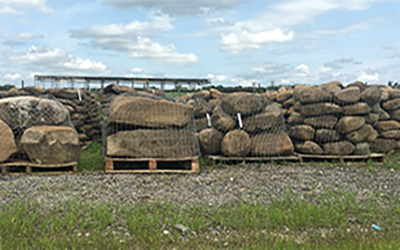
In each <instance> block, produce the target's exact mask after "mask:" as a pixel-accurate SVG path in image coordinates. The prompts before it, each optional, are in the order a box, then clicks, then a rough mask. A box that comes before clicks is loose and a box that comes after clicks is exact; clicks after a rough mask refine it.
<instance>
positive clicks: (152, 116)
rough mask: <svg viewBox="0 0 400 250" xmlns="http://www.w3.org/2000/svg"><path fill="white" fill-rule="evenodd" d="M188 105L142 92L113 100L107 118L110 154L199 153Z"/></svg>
mask: <svg viewBox="0 0 400 250" xmlns="http://www.w3.org/2000/svg"><path fill="white" fill-rule="evenodd" d="M193 125H194V121H193V109H192V107H191V106H190V105H187V104H182V103H176V102H172V101H167V100H165V99H161V98H156V97H148V96H141V95H133V96H132V95H119V96H116V97H114V98H113V99H112V101H111V104H110V109H109V115H108V117H107V119H106V129H105V133H106V134H105V135H104V136H105V138H106V145H105V146H106V151H105V152H106V154H107V156H109V157H131V158H147V157H151V158H183V157H191V156H196V155H197V154H198V143H197V140H196V135H195V131H194V126H193Z"/></svg>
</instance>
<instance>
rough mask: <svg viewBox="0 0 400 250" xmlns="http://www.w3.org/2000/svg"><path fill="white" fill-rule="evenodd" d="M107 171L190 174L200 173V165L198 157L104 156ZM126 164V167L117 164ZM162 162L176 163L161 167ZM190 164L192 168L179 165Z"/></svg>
mask: <svg viewBox="0 0 400 250" xmlns="http://www.w3.org/2000/svg"><path fill="white" fill-rule="evenodd" d="M104 162H105V172H106V173H113V174H122V173H124V174H129V173H132V174H151V173H159V174H160V173H169V174H190V173H199V172H200V166H199V161H198V159H197V157H186V158H162V159H153V158H126V159H125V158H110V157H104ZM119 164H124V168H119V167H117V166H116V165H119ZM162 164H169V165H171V164H175V165H174V166H173V167H169V168H168V169H166V168H161V169H160V165H162ZM182 164H187V165H190V166H189V168H190V169H182V167H178V165H182Z"/></svg>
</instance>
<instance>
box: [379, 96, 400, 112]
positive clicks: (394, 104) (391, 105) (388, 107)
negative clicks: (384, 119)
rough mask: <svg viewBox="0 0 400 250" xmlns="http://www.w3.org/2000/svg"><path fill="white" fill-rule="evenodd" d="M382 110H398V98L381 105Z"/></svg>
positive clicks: (399, 105) (399, 99)
mask: <svg viewBox="0 0 400 250" xmlns="http://www.w3.org/2000/svg"><path fill="white" fill-rule="evenodd" d="M382 108H384V109H385V110H386V111H392V110H395V109H399V108H400V98H396V99H392V100H389V101H386V102H383V103H382Z"/></svg>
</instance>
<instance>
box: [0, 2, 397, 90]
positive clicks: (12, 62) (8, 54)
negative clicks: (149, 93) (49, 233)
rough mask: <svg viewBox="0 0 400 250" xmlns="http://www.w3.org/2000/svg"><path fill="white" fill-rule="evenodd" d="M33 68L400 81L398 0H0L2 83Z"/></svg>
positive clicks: (240, 79) (224, 79) (221, 79)
mask: <svg viewBox="0 0 400 250" xmlns="http://www.w3.org/2000/svg"><path fill="white" fill-rule="evenodd" d="M35 74H55V75H78V76H83V75H85V76H126V77H131V76H132V77H133V76H135V77H167V78H169V77H170V78H179V77H184V78H208V79H210V80H211V82H212V84H213V85H220V84H221V85H224V86H238V85H242V86H251V85H252V83H255V82H256V83H260V84H261V85H262V86H269V85H270V84H271V82H272V81H273V82H274V84H275V85H287V84H294V83H307V84H321V83H326V82H329V81H334V80H338V81H341V82H342V83H344V84H348V83H351V82H354V81H363V82H367V83H369V84H387V82H388V81H395V82H399V81H400V0H190V1H189V0H187V1H185V0H97V1H89V0H79V1H78V0H77V1H75V0H69V1H62V0H54V1H53V0H0V84H6V83H11V84H15V85H16V86H17V87H18V86H20V82H21V80H22V79H23V80H24V81H25V85H31V84H33V76H34V75H35Z"/></svg>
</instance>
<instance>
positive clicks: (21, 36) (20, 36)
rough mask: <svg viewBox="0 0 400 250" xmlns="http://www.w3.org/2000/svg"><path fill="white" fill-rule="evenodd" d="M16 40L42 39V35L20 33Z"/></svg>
mask: <svg viewBox="0 0 400 250" xmlns="http://www.w3.org/2000/svg"><path fill="white" fill-rule="evenodd" d="M17 37H18V38H22V39H30V38H43V35H40V34H36V33H33V32H22V33H19V34H18V35H17Z"/></svg>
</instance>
